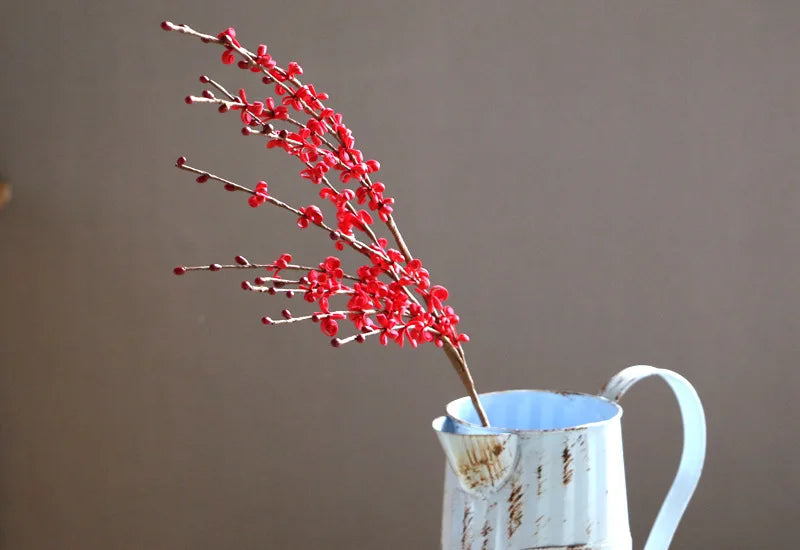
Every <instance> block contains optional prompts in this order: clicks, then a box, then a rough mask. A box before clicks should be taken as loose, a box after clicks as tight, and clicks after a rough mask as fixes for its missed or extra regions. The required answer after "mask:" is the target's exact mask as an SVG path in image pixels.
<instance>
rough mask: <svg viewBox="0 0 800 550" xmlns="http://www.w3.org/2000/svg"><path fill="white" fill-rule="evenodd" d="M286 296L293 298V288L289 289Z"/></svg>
mask: <svg viewBox="0 0 800 550" xmlns="http://www.w3.org/2000/svg"><path fill="white" fill-rule="evenodd" d="M286 297H287V298H294V290H290V291H289V292H287V293H286Z"/></svg>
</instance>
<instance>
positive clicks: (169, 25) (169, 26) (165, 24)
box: [161, 21, 172, 31]
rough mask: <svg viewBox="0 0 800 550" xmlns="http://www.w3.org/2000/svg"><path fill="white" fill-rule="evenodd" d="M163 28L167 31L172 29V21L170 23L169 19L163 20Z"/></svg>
mask: <svg viewBox="0 0 800 550" xmlns="http://www.w3.org/2000/svg"><path fill="white" fill-rule="evenodd" d="M161 28H162V29H164V30H165V31H171V30H172V23H170V22H169V21H162V22H161Z"/></svg>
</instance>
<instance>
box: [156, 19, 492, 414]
mask: <svg viewBox="0 0 800 550" xmlns="http://www.w3.org/2000/svg"><path fill="white" fill-rule="evenodd" d="M161 26H162V28H163V29H164V30H167V31H176V32H179V33H181V34H185V35H187V36H191V37H195V38H199V39H200V40H201V41H202V42H204V43H207V44H214V45H217V46H220V47H222V50H223V51H222V56H221V60H222V62H223V64H225V65H234V64H235V65H236V66H237V67H238V68H239V69H242V70H244V71H246V72H249V73H254V74H257V75H259V76H260V77H261V83H263V84H265V85H267V86H270V87H271V89H272V91H273V92H274V93H273V94H271V95H267V96H266V98H265V99H264V100H263V101H261V100H258V101H251V100H250V99H249V98H248V95H247V93H246V92H245V90H244V89H239V91H238V93H237V94H234V93H232V92H230V91H228V89H226V88H225V87H224V86H223V85H222V84H220V82H219V81H217V80H214V79H211V78H210V77H208V76H207V75H203V76H201V77H200V82H201V83H202V84H204V85H206V86H208V88H210V89H208V88H207V89H204V90H203V91H202V92H201V94H200V95H189V96H187V97H186V98H185V102H186V103H187V104H190V105H193V104H201V105H210V106H214V107H216V108H217V111H219V112H220V113H231V112H236V113H238V115H239V117H238V118H239V121H240V123H241V133H242V134H244V135H246V136H256V137H257V136H261V137H262V138H264V139H265V140H266V143H265V146H266V148H267V149H276V150H283V151H284V152H285V153H287V154H289V155H290V156H293V157H295V158H297V159H298V160H299V161H300V163H301V165H302V169H301V170H300V176H301V178H303V179H305V180H308V181H309V182H310V183H311V184H313V185H316V186H318V187H319V191H318V196H319V198H320V199H322V200H323V201H325V202H328V203H330V205H331V209H332V210H333V211H334V212H335V214H334V219H335V222H334V221H328V220H327V219H326V215H325V213H324V212H323V209H322V208H320V207H319V206H317V205H315V204H309V205H306V206H292V205H289V204H287V203H286V202H284V201H281V200H280V199H278V198H276V197H275V196H274V195H273V193H272V191H271V190H270V188H269V185H268V184H267V182H266V181H259V182H258V183H257V184H256V185H255V187H253V188H250V187H247V186H245V185H241V184H239V183H236V182H233V181H231V180H229V179H226V178H223V177H220V176H217V175H215V174H213V173H211V172H209V171H206V170H202V169H200V168H195V167H193V166H190V165H188V164H187V160H186V157H180V158H179V159H178V160H177V161H176V163H175V165H176V167H177V168H179V169H180V170H182V171H185V172H190V173H192V174H195V175H196V178H195V179H196V181H197V182H198V183H205V182H207V181H214V182H217V183H219V184H221V185H222V187H223V188H224V189H225V190H227V191H231V192H240V193H244V194H246V195H248V198H247V202H248V204H249V205H250V206H251V207H252V208H258V207H260V206H262V205H265V204H269V205H271V206H274V207H276V208H278V209H281V210H284V211H286V212H289V213H291V214H292V215H294V216H295V217H296V224H297V226H298V227H299V228H300V229H306V228H308V227H312V226H313V227H316V228H318V229H321V230H323V231H325V232H326V233H327V234H328V236H329V237H330V239H331V240H332V241H333V245H334V247H335V248H336V249H337V250H339V251H342V250H344V249H345V248H349V249H351V250H354V251H355V252H357V253H358V255H359V257H361V258H366V260H367V261H366V263H364V264H362V265H360V266H358V267H357V268H356V270H355V272H354V273H355V274H354V275H348V274H347V273H345V272H344V270H343V269H342V261H341V260H340V259H339V258H338V257H336V256H329V257H327V258H325V259H324V260H323V261H321V262H320V263H319V264H318V265H317V266H313V265H307V264H297V263H293V262H292V256H291V254H288V253H283V254H281V255H280V256H279V257H278V258H277V259H276V260H274V261H272V262H269V263H251V262H250V261H249V260H247V259H246V258H244V257H243V256H237V257H236V258H235V263H234V264H219V263H212V264H208V265H205V266H179V267H176V268H175V269H174V270H173V271H174V273H175V274H176V275H184V274H186V273H189V272H194V271H222V270H237V269H255V270H259V271H263V272H265V274H263V275H259V276H257V277H255V278H253V279H252V280H245V281H243V282H242V284H241V286H242V288H243V289H244V290H247V291H250V292H255V293H266V294H270V295H273V296H274V295H278V294H282V295H283V296H285V297H286V298H292V297H294V296H295V295H302V297H303V299H304V300H305V301H306V302H308V303H310V304H316V306H317V308H318V311H315V312H313V313H311V314H308V315H299V316H296V315H293V314H292V313H291V312H290V311H289V310H288V309H284V310H282V311H281V317H282V318H281V319H273V318H271V317H268V316H265V317H262V319H261V321H262V323H263V324H265V325H270V326H274V325H284V324H294V323H300V322H306V321H309V322H311V323H317V324H319V326H320V329H321V330H322V332H323V333H325V334H326V335H328V336H329V337H331V338H332V339H331V345H333V346H334V347H339V346H342V345H344V344H348V343H351V342H357V343H363V342H364V341H366V339H367V337H370V336H375V337H377V338H378V341H379V342H380V343H381V344H382V345H387V344H388V343H389V342H395V343H396V344H398V345H400V346H403V345H404V343H406V342H407V343H409V344H410V345H411V346H413V347H417V346H418V345H419V344H422V343H426V342H429V343H433V344H434V345H436V346H437V347H441V348H443V350H444V352H445V354H446V356H447V357H448V359H449V360H450V362H451V364H452V366H453V368H454V369H455V370H456V373H457V374H458V376H459V379H460V380H461V382H462V384H463V385H464V387H465V388H466V390H467V392H468V394H469V396H470V398H471V400H472V403H473V405H474V407H475V409H476V411H477V413H478V416H479V418H480V420H481V422H482V424H483V425H485V426H488V425H489V420H488V419H487V418H486V413H485V412H484V410H483V407H482V406H481V403H480V400H479V399H478V393H477V390H476V388H475V383H474V381H473V379H472V375H471V373H470V371H469V367H468V366H467V360H466V355H465V353H464V348H463V345H462V344H464V343H465V342H468V341H469V337H468V336H467V335H466V334H464V333H462V332H460V331H459V330H458V323H459V320H460V319H459V317H458V315H457V314H456V313H455V310H454V309H453V308H452V307H451V306H449V305H447V304H446V300H447V298H448V296H449V293H448V291H447V289H446V288H445V287H443V286H441V285H434V284H432V283H431V280H430V274H429V273H428V270H427V269H425V268H424V267H423V264H422V262H421V261H420V260H419V259H418V258H416V257H414V256H413V254H412V253H411V250H410V249H409V247H408V245H407V244H406V242H405V240H404V239H403V236H402V233H401V232H400V229H399V228H398V226H397V223H396V221H395V219H394V214H393V212H394V199H393V198H391V197H389V196H387V195H386V194H385V193H386V186H385V185H384V184H383V183H382V182H380V181H374V180H373V177H374V176H375V175H376V174H377V172H378V171H379V170H380V163H379V162H377V161H376V160H367V159H365V157H364V154H363V153H362V151H361V150H360V149H358V148H356V146H355V139H354V138H353V134H352V132H351V131H350V129H349V128H348V127H347V126H346V125H345V123H344V118H343V117H342V115H341V114H340V113H337V112H336V111H334V110H333V109H332V108H330V107H328V106H327V105H326V104H325V103H324V102H325V101H327V100H328V98H329V96H328V94H326V93H323V92H318V91H317V90H316V89H315V87H314V85H313V84H303V83H302V82H301V81H300V79H299V77H300V75H302V74H303V69H302V67H300V65H299V64H298V63H296V62H294V61H292V62H290V63H289V64H288V65H287V66H286V67H285V68H282V67H280V66H278V64H277V62H276V61H275V60H274V59H273V58H272V56H271V55H270V54H269V53H267V46H265V45H263V44H260V45H259V46H258V47H257V49H256V51H255V52H253V51H250V50H248V49H246V48H245V47H244V46H242V44H241V43H240V42H239V40H238V39H237V38H236V31H235V30H234V29H232V28H228V29H225V30H224V31H222V32H221V33H219V34H217V35H216V36H213V35H209V34H204V33H201V32H198V31H196V30H194V29H192V28H191V27H189V26H187V25H176V24H173V23H170V22H168V21H165V22H163V23H162V24H161ZM215 92H216V93H215ZM216 94H220V96H219V97H218V96H217V95H216ZM281 126H282V127H281ZM337 173H338V179H339V182H340V183H341V186H336V185H334V184H333V183H332V177H331V176H333V175H334V174H337ZM348 186H349V187H348ZM323 204H324V203H323ZM373 216H374V217H377V218H378V219H379V220H380V221H381V222H383V225H384V227H385V231H387V232H388V234H389V235H390V236H391V238H392V240H393V241H394V243H393V245H392V246H390V244H389V241H388V240H387V239H385V238H382V237H379V236H378V233H376V229H377V227H376V225H375V218H374V217H373ZM283 271H286V272H288V273H291V274H292V275H293V276H282V275H281V272H283ZM332 301H337V302H343V305H342V306H341V307H332V303H331V302H332ZM345 320H346V321H349V322H350V324H352V326H353V328H354V329H355V333H354V334H351V335H349V336H344V337H339V336H337V335H338V333H339V322H341V321H345Z"/></svg>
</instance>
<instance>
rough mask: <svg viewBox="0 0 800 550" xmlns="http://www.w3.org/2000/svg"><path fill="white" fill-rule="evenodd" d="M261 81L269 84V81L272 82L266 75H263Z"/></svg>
mask: <svg viewBox="0 0 800 550" xmlns="http://www.w3.org/2000/svg"><path fill="white" fill-rule="evenodd" d="M261 82H263V83H264V84H269V83H270V82H272V79H271V78H270V77H268V76H265V77H264V78H262V79H261Z"/></svg>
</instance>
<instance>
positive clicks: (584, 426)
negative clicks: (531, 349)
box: [445, 389, 623, 433]
mask: <svg viewBox="0 0 800 550" xmlns="http://www.w3.org/2000/svg"><path fill="white" fill-rule="evenodd" d="M509 393H550V394H557V395H562V396H564V397H567V396H570V395H580V396H582V397H591V398H593V399H599V400H600V401H605V402H606V403H609V404H610V405H612V406H613V407H614V408H615V409H616V412H615V413H614V415H613V416H612V417H610V418H606V419H605V420H598V421H596V422H585V423H583V424H576V425H574V426H567V427H566V428H538V429H536V428H534V429H519V428H505V427H503V426H495V425H490V426H489V428H490V429H493V430H504V431H503V432H501V433H549V432H570V431H574V430H585V429H588V428H591V427H594V426H602V425H604V424H607V423H609V422H611V421H614V420H617V419H620V418H622V414H623V410H622V406H621V405H620V404H619V403H617V402H616V401H614V400H613V399H609V398H607V397H604V396H602V395H597V394H594V393H584V392H577V391H565V390H541V389H514V390H497V391H489V392H484V393H479V394H478V398H481V397H483V396H488V395H497V394H509ZM469 399H470V397H469V396H468V395H465V396H462V397H459V398H457V399H453V400H452V401H450V402H449V403H447V405H445V413H446V415H447V417H448V418H451V419H452V420H453V422H458V423H459V424H462V425H464V426H470V427H475V428H482V427H483V426H481V425H480V424H475V423H472V422H467V421H466V420H463V419H461V418H459V417H457V416H455V415H454V414H452V413H451V412H450V408H451V406H453V404H454V403H456V402H457V401H462V400H469ZM489 421H490V422H491V418H490V419H489Z"/></svg>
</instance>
